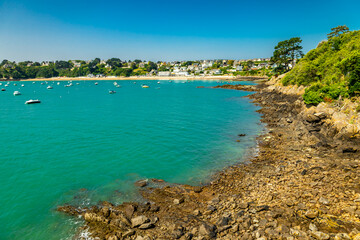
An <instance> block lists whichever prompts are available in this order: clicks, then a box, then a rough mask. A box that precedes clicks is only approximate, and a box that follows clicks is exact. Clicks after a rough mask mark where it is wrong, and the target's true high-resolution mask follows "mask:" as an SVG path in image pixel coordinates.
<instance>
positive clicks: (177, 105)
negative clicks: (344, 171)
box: [0, 81, 262, 240]
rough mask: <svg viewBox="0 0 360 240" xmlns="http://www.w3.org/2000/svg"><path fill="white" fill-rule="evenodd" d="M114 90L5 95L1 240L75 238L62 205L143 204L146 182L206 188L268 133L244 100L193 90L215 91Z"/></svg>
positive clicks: (0, 115)
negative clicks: (136, 184)
mask: <svg viewBox="0 0 360 240" xmlns="http://www.w3.org/2000/svg"><path fill="white" fill-rule="evenodd" d="M113 82H114V81H99V85H95V84H94V81H86V82H85V81H79V82H75V81H74V82H73V84H74V85H73V86H72V87H64V85H65V84H67V83H66V82H61V85H59V86H58V85H56V83H53V82H49V83H48V84H47V85H46V84H44V85H41V84H40V82H36V83H35V84H32V83H31V82H25V83H24V85H25V86H24V87H21V86H20V85H21V84H22V83H17V86H14V85H13V83H11V85H10V86H8V87H7V91H6V92H0V140H1V143H0V183H1V185H0V196H1V197H0V239H22V240H24V239H40V240H42V239H71V236H72V234H74V232H75V229H76V227H77V226H78V225H79V224H80V222H77V221H80V220H74V219H71V218H69V217H67V216H64V215H62V214H60V213H57V212H56V211H55V209H56V206H58V205H61V204H63V203H72V204H76V205H88V204H95V203H97V202H98V201H99V200H110V201H113V202H115V203H121V201H124V200H131V199H137V198H138V196H137V194H136V191H134V189H133V184H132V183H133V181H135V180H138V179H141V178H161V179H165V180H166V181H169V182H177V183H190V184H200V183H201V182H206V180H207V179H208V178H209V176H210V174H211V173H213V172H214V171H218V170H220V169H222V168H224V167H226V166H228V165H230V164H233V163H236V162H239V161H241V160H242V159H243V158H244V154H245V152H246V151H247V150H248V149H249V148H251V147H253V146H255V145H254V144H255V137H256V136H257V135H258V134H259V133H260V131H261V130H262V128H261V125H260V124H259V120H260V116H259V114H258V113H256V112H255V110H257V107H255V106H254V105H252V104H251V103H250V102H249V100H248V99H247V98H242V96H244V95H246V94H247V93H245V92H241V91H234V90H225V89H209V88H196V86H215V85H218V83H216V82H211V81H204V82H203V81H196V82H190V83H185V82H184V81H174V82H169V81H160V82H161V83H160V84H157V82H156V81H141V82H140V81H139V82H137V84H134V83H133V81H118V83H119V84H120V85H121V86H122V88H115V87H114V86H113ZM76 83H79V85H77V84H76ZM142 83H146V84H148V85H149V86H150V88H148V89H144V88H141V86H140V85H141V84H142ZM246 84H252V83H246ZM48 85H53V86H54V89H51V90H48V89H46V87H47V86H48ZM2 87H4V83H3V85H2V86H0V88H2ZM110 89H113V90H116V91H117V93H116V94H109V93H108V91H109V90H110ZM15 90H19V91H20V92H21V93H22V95H21V96H13V92H14V91H15ZM29 99H40V100H41V101H42V103H41V104H33V105H25V104H24V102H25V101H26V100H29ZM239 133H246V134H247V136H246V137H243V138H241V142H240V143H238V142H236V139H239V138H238V137H237V134H239Z"/></svg>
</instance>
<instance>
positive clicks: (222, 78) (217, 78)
mask: <svg viewBox="0 0 360 240" xmlns="http://www.w3.org/2000/svg"><path fill="white" fill-rule="evenodd" d="M264 78H265V77H262V76H249V77H248V76H187V77H179V76H178V77H159V76H147V77H139V76H132V77H104V78H97V77H94V78H89V77H73V78H70V77H54V78H31V79H22V80H20V81H84V80H87V81H111V80H114V81H115V80H116V81H120V80H189V81H190V80H211V81H248V80H254V79H255V80H256V79H264ZM4 81H5V80H4Z"/></svg>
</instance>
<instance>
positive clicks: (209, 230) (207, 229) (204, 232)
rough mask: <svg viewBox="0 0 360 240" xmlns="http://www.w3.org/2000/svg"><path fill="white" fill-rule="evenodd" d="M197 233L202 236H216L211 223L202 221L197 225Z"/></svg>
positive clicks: (214, 228)
mask: <svg viewBox="0 0 360 240" xmlns="http://www.w3.org/2000/svg"><path fill="white" fill-rule="evenodd" d="M199 234H200V235H201V236H203V237H210V238H213V237H215V236H216V227H215V225H212V224H206V223H202V224H201V225H200V227H199Z"/></svg>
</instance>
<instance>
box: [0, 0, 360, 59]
mask: <svg viewBox="0 0 360 240" xmlns="http://www.w3.org/2000/svg"><path fill="white" fill-rule="evenodd" d="M359 9H360V1H359V0H356V1H355V0H351V1H349V0H342V1H339V0H311V1H310V0H302V1H291V0H290V1H289V0H286V1H285V0H253V1H249V0H247V1H241V0H222V1H211V0H210V1H202V0H192V1H188V0H182V1H172V0H166V1H165V0H161V1H157V0H153V1H144V0H126V1H122V0H119V1H112V0H108V1H93V0H88V1H75V0H72V1H70V0H62V1H59V0H58V1H51V0H11V1H10V0H0V34H1V36H0V60H1V59H9V60H13V61H23V60H35V61H40V60H60V59H62V60H68V59H93V58H95V57H100V58H102V59H107V58H111V57H119V58H120V59H122V60H129V59H131V60H133V59H136V58H137V59H142V60H164V61H169V60H191V59H243V58H255V57H256V58H258V57H270V56H271V54H272V52H273V48H274V46H275V45H276V43H277V42H278V41H281V40H285V39H288V38H291V37H297V36H299V37H301V38H302V39H303V46H304V51H305V52H307V51H308V50H310V49H312V48H314V47H316V45H317V43H318V42H319V41H321V40H323V39H326V34H327V33H328V32H329V31H330V28H332V27H334V26H338V25H343V24H346V25H347V26H348V27H349V28H350V29H352V30H358V29H360V15H359Z"/></svg>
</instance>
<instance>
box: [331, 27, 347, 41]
mask: <svg viewBox="0 0 360 240" xmlns="http://www.w3.org/2000/svg"><path fill="white" fill-rule="evenodd" d="M348 31H349V28H348V27H347V26H346V25H342V26H337V27H334V28H332V29H331V33H329V34H328V35H327V36H328V39H330V38H333V37H338V36H340V35H341V34H343V33H346V32H348Z"/></svg>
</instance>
